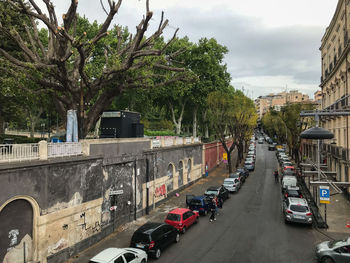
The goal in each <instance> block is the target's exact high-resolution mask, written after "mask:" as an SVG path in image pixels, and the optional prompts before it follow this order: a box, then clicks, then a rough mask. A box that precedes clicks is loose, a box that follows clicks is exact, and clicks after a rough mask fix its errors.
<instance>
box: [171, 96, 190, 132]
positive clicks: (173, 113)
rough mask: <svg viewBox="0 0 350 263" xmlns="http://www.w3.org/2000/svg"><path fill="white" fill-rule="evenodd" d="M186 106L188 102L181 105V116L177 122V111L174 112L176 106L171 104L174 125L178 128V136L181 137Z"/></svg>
mask: <svg viewBox="0 0 350 263" xmlns="http://www.w3.org/2000/svg"><path fill="white" fill-rule="evenodd" d="M185 104H186V102H184V103H181V111H180V116H179V118H178V119H177V120H176V116H175V111H174V106H173V104H172V103H169V106H170V110H171V116H172V120H173V123H174V125H175V127H176V135H179V134H180V133H181V125H182V118H183V114H184V111H185Z"/></svg>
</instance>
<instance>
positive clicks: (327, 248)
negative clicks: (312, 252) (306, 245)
mask: <svg viewBox="0 0 350 263" xmlns="http://www.w3.org/2000/svg"><path fill="white" fill-rule="evenodd" d="M316 258H317V260H318V261H319V262H322V263H348V262H350V237H348V238H345V239H344V240H333V241H325V242H322V243H320V244H318V245H317V246H316Z"/></svg>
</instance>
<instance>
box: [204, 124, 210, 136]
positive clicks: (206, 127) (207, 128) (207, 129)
mask: <svg viewBox="0 0 350 263" xmlns="http://www.w3.org/2000/svg"><path fill="white" fill-rule="evenodd" d="M204 137H205V138H209V126H208V123H206V124H205V133H204Z"/></svg>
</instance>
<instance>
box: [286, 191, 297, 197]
mask: <svg viewBox="0 0 350 263" xmlns="http://www.w3.org/2000/svg"><path fill="white" fill-rule="evenodd" d="M288 195H292V196H299V193H298V191H296V190H288Z"/></svg>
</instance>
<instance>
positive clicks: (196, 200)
mask: <svg viewBox="0 0 350 263" xmlns="http://www.w3.org/2000/svg"><path fill="white" fill-rule="evenodd" d="M201 204H202V202H201V200H198V199H192V200H191V201H190V205H201Z"/></svg>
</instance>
